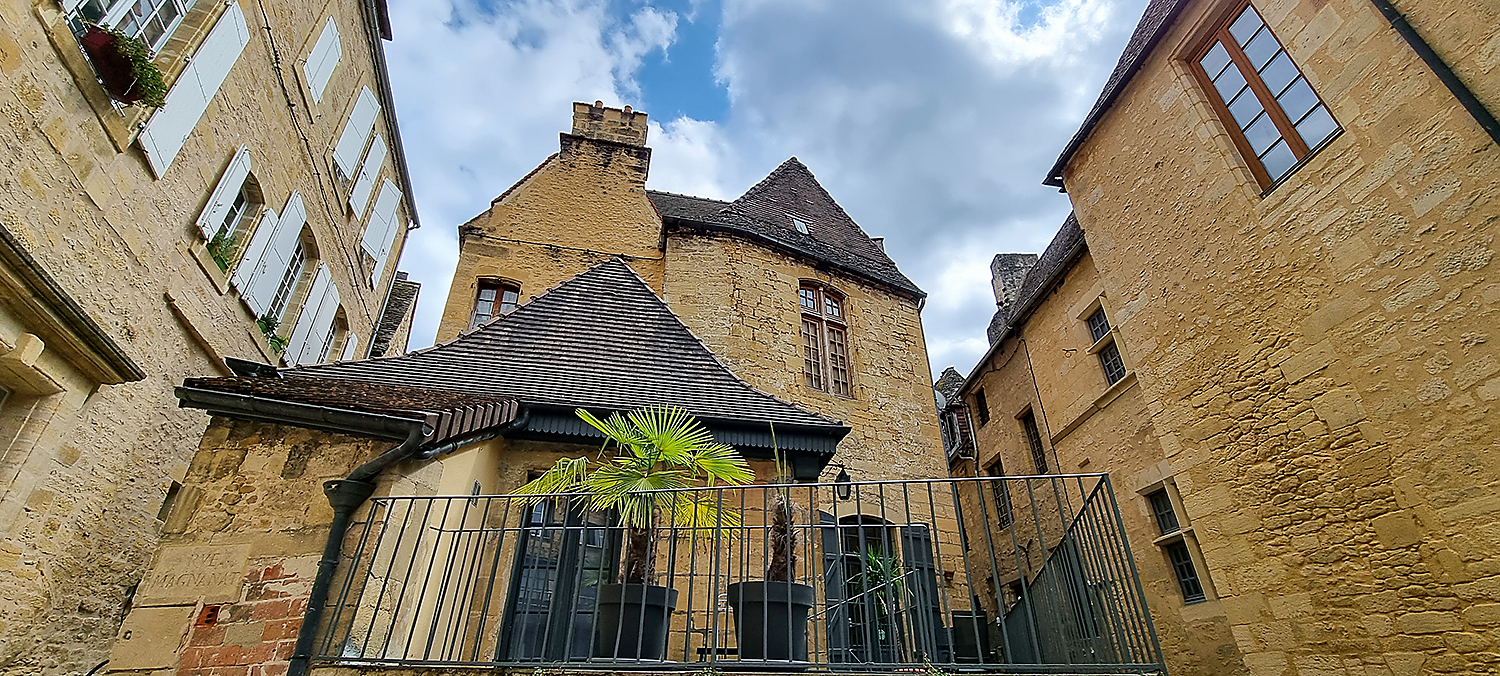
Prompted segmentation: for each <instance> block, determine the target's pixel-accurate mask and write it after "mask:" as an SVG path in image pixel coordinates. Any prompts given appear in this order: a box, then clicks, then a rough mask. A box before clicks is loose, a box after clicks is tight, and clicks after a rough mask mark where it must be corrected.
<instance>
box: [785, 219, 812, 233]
mask: <svg viewBox="0 0 1500 676" xmlns="http://www.w3.org/2000/svg"><path fill="white" fill-rule="evenodd" d="M787 218H790V219H792V226H793V227H795V228H797V232H800V233H802V234H804V235H806V234H807V221H804V220H802V219H800V218H797V217H796V216H787Z"/></svg>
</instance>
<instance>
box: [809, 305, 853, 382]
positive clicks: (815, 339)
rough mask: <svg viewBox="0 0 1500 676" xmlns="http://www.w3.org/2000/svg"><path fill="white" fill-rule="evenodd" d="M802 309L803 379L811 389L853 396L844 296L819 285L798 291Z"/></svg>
mask: <svg viewBox="0 0 1500 676" xmlns="http://www.w3.org/2000/svg"><path fill="white" fill-rule="evenodd" d="M797 302H798V305H799V306H800V307H801V310H802V331H801V335H802V379H803V382H804V383H805V384H806V385H807V386H808V387H809V388H811V389H814V390H823V391H826V392H828V393H830V394H836V395H838V396H841V397H850V396H853V390H852V388H851V385H850V382H851V364H850V345H849V330H848V328H847V326H846V324H845V316H844V315H845V312H844V311H845V307H844V303H845V300H844V297H843V296H842V295H839V293H838V292H836V291H834V290H832V289H828V288H826V287H823V286H821V285H817V284H813V283H807V284H803V285H802V286H801V287H799V288H798V289H797Z"/></svg>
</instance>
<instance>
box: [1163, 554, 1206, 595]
mask: <svg viewBox="0 0 1500 676" xmlns="http://www.w3.org/2000/svg"><path fill="white" fill-rule="evenodd" d="M1167 556H1168V558H1170V559H1171V561H1172V570H1173V571H1174V572H1176V573H1177V584H1178V585H1179V586H1180V587H1181V588H1182V600H1183V601H1186V602H1188V603H1197V602H1199V601H1202V600H1204V599H1205V598H1206V597H1205V596H1204V594H1203V585H1202V584H1200V583H1199V582H1198V571H1197V570H1196V569H1194V568H1193V557H1192V555H1191V554H1189V553H1188V548H1187V544H1186V543H1184V542H1182V541H1181V540H1179V541H1177V542H1173V543H1172V544H1169V545H1167Z"/></svg>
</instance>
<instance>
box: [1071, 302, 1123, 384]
mask: <svg viewBox="0 0 1500 676" xmlns="http://www.w3.org/2000/svg"><path fill="white" fill-rule="evenodd" d="M1096 319H1097V320H1098V321H1095V320H1096ZM1083 324H1084V332H1085V333H1087V334H1088V336H1089V339H1090V340H1092V341H1093V343H1092V344H1091V345H1090V346H1089V350H1088V351H1089V354H1092V355H1094V357H1095V358H1096V359H1098V360H1099V368H1100V369H1101V370H1103V372H1104V382H1105V383H1106V386H1107V387H1114V385H1115V383H1118V382H1120V381H1121V380H1124V379H1125V376H1127V375H1129V374H1130V367H1129V366H1127V365H1126V364H1125V355H1124V353H1122V352H1121V351H1120V345H1119V341H1118V340H1116V339H1115V325H1114V323H1113V322H1111V321H1110V319H1109V312H1108V311H1107V310H1105V309H1104V305H1103V304H1099V305H1095V306H1094V309H1093V310H1092V311H1091V312H1089V313H1088V314H1087V315H1084V319H1083ZM1101 327H1102V329H1103V330H1102V331H1100V328H1101ZM1112 366H1113V367H1114V368H1112Z"/></svg>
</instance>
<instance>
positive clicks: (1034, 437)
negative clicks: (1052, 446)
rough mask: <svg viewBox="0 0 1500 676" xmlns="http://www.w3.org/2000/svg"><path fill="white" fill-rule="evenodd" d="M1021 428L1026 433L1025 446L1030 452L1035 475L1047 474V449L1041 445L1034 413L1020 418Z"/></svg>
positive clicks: (1040, 436) (1039, 430)
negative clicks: (1034, 466)
mask: <svg viewBox="0 0 1500 676" xmlns="http://www.w3.org/2000/svg"><path fill="white" fill-rule="evenodd" d="M1021 427H1022V429H1024V430H1025V432H1026V446H1027V447H1028V448H1029V449H1030V450H1031V461H1032V463H1034V464H1035V465H1036V473H1037V474H1046V473H1047V447H1046V446H1043V445H1042V431H1041V429H1040V428H1038V427H1037V426H1036V413H1034V412H1032V411H1027V412H1026V413H1025V414H1024V415H1022V416H1021Z"/></svg>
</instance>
